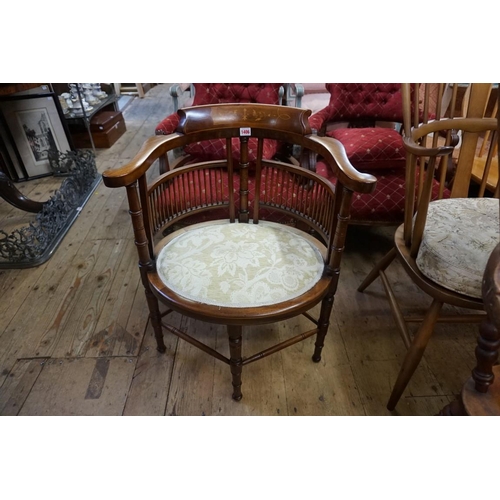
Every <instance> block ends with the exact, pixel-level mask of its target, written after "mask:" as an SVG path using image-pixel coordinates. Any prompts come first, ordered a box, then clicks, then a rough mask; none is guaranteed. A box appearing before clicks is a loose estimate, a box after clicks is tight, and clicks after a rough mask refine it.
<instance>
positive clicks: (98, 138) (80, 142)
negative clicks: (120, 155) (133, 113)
mask: <svg viewBox="0 0 500 500" xmlns="http://www.w3.org/2000/svg"><path fill="white" fill-rule="evenodd" d="M120 115H121V113H120ZM126 130H127V128H126V126H125V120H124V119H123V117H122V118H121V119H120V120H119V121H117V122H116V123H115V124H114V125H112V126H111V127H109V128H108V129H106V130H103V131H102V132H92V139H93V140H94V146H95V147H96V148H110V147H111V146H112V145H113V144H114V143H115V142H116V141H117V140H118V139H119V138H120V137H121V136H122V135H123V134H124V133H125V132H126ZM73 143H74V145H75V148H90V147H91V144H90V137H89V135H88V133H87V132H78V133H74V134H73Z"/></svg>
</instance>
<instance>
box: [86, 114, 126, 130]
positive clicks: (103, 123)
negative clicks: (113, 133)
mask: <svg viewBox="0 0 500 500" xmlns="http://www.w3.org/2000/svg"><path fill="white" fill-rule="evenodd" d="M120 120H123V115H122V113H121V111H100V112H99V113H97V114H96V115H94V116H93V117H92V119H91V120H90V130H91V131H92V132H104V131H106V130H109V129H110V128H111V127H112V126H113V125H115V124H116V123H118V122H119V121H120Z"/></svg>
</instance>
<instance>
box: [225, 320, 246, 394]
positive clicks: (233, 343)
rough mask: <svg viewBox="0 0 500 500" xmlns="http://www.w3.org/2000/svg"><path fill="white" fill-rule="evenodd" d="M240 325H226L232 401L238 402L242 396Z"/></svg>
mask: <svg viewBox="0 0 500 500" xmlns="http://www.w3.org/2000/svg"><path fill="white" fill-rule="evenodd" d="M241 331H242V327H241V325H227V332H228V335H229V357H230V359H229V366H230V367H231V375H232V376H233V380H232V383H233V399H234V400H235V401H239V400H240V399H241V398H242V397H243V394H242V393H241V371H242V365H241V362H242V357H241V340H242V339H241Z"/></svg>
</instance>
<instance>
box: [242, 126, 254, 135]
mask: <svg viewBox="0 0 500 500" xmlns="http://www.w3.org/2000/svg"><path fill="white" fill-rule="evenodd" d="M240 135H242V136H250V135H252V129H251V128H250V127H241V128H240Z"/></svg>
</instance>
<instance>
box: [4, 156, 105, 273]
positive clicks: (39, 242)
mask: <svg viewBox="0 0 500 500" xmlns="http://www.w3.org/2000/svg"><path fill="white" fill-rule="evenodd" d="M49 161H50V164H51V167H52V168H53V170H54V173H56V172H57V173H58V174H59V175H67V178H66V179H64V181H63V182H62V184H61V187H60V188H59V189H58V190H57V191H56V193H55V194H54V195H53V196H52V197H51V198H50V199H49V200H47V201H46V202H44V203H43V207H42V210H41V211H40V212H38V213H37V214H36V217H35V220H34V221H33V222H31V223H30V224H29V225H28V226H25V227H22V228H20V229H16V230H14V231H13V232H12V233H10V234H7V233H6V232H5V231H3V230H1V229H0V267H31V266H35V265H39V264H41V263H42V262H44V261H45V260H47V259H48V257H49V256H50V255H51V253H52V252H53V251H54V250H55V248H56V247H57V245H58V244H59V243H60V241H61V240H62V238H63V236H64V235H65V234H66V232H67V230H68V229H69V228H70V227H71V224H72V223H73V221H74V220H75V218H76V217H77V216H78V213H79V212H80V210H81V209H82V206H83V204H84V203H85V202H86V200H87V199H88V197H89V196H90V194H91V193H92V191H93V188H94V187H95V186H96V185H97V182H98V181H99V177H98V175H97V168H96V163H95V157H94V154H93V153H92V151H90V150H78V151H68V152H66V153H60V152H57V154H55V153H52V154H51V157H50V160H49Z"/></svg>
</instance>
